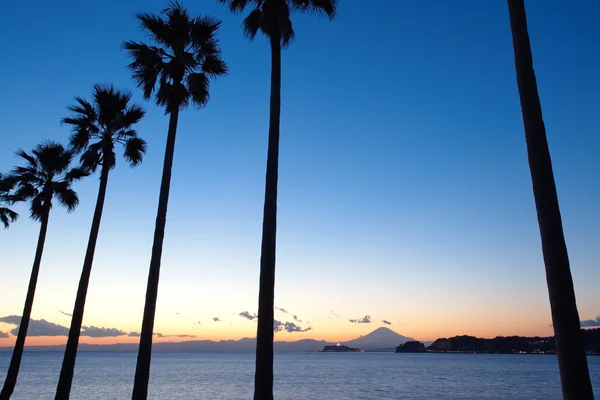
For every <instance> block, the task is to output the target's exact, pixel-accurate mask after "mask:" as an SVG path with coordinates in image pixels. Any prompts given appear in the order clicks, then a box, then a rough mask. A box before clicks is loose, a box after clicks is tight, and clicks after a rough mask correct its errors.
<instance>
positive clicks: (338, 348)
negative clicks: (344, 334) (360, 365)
mask: <svg viewBox="0 0 600 400" xmlns="http://www.w3.org/2000/svg"><path fill="white" fill-rule="evenodd" d="M320 352H321V353H363V352H364V350H361V349H353V348H352V347H348V346H344V345H341V344H339V343H338V344H336V345H335V346H325V347H323V350H321V351H320Z"/></svg>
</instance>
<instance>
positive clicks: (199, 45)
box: [123, 2, 227, 113]
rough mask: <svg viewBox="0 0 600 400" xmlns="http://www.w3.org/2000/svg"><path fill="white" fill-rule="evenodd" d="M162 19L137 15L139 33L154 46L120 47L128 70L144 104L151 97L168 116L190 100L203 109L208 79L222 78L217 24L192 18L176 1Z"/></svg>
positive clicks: (130, 44)
mask: <svg viewBox="0 0 600 400" xmlns="http://www.w3.org/2000/svg"><path fill="white" fill-rule="evenodd" d="M162 14H163V15H162V16H157V15H152V14H146V13H141V14H138V16H137V18H138V20H139V21H140V23H141V26H142V29H143V30H144V31H145V32H146V33H148V35H149V37H150V39H151V40H152V41H153V42H155V43H156V45H155V46H149V45H147V44H144V43H138V42H131V41H128V42H125V43H124V44H123V47H124V49H125V50H126V51H127V52H128V53H129V54H130V56H131V57H132V58H133V62H131V64H129V69H130V70H131V71H132V72H133V78H134V80H135V81H136V82H137V84H138V87H140V88H141V89H142V90H143V91H144V98H145V99H146V100H149V99H150V98H151V97H152V94H153V93H154V97H155V100H156V103H157V104H158V105H160V106H165V107H166V112H167V113H169V112H171V110H173V109H175V108H177V109H183V108H185V107H187V105H188V104H189V102H190V101H191V102H192V103H194V104H195V105H196V106H197V107H199V108H200V107H203V106H205V105H206V103H207V102H208V100H209V91H208V89H209V85H210V82H209V79H210V78H214V77H217V76H221V75H225V74H226V73H227V66H226V65H225V62H224V61H223V60H222V59H221V49H220V48H219V45H218V40H217V38H216V36H215V34H216V32H217V30H218V28H219V26H220V25H221V21H219V20H218V19H215V18H212V17H191V16H190V14H189V13H188V10H187V9H186V8H184V7H183V6H182V5H181V4H179V3H177V2H173V3H171V5H170V6H169V7H168V8H166V9H164V10H163V11H162ZM157 82H158V88H156V83H157Z"/></svg>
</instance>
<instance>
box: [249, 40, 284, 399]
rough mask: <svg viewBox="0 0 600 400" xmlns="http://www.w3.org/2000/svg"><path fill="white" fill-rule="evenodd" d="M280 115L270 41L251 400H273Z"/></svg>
mask: <svg viewBox="0 0 600 400" xmlns="http://www.w3.org/2000/svg"><path fill="white" fill-rule="evenodd" d="M280 112H281V39H280V38H279V37H273V38H271V105H270V118H269V145H268V146H269V148H268V152H267V174H266V184H265V205H264V210H263V230H262V246H261V254H260V288H259V292H258V328H257V334H256V374H255V376H254V400H272V399H273V323H274V315H273V312H274V311H273V308H274V306H275V255H276V233H277V180H278V175H279V171H278V170H279V120H280Z"/></svg>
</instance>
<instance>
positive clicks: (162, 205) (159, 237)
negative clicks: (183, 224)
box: [132, 107, 179, 400]
mask: <svg viewBox="0 0 600 400" xmlns="http://www.w3.org/2000/svg"><path fill="white" fill-rule="evenodd" d="M178 119H179V109H178V108H177V107H176V108H175V109H174V110H173V111H171V113H170V118H169V133H168V135H167V146H166V149H165V161H164V165H163V172H162V180H161V183H160V195H159V198H158V211H157V214H156V225H155V227H154V242H153V244H152V257H151V258H150V271H149V273H148V286H147V287H146V303H145V305H144V319H143V321H142V332H141V335H140V347H139V350H138V357H137V365H136V367H135V380H134V382H133V395H132V399H133V400H146V398H147V397H148V382H149V380H150V361H151V357H152V335H153V333H154V315H155V314H156V299H157V297H158V278H159V275H160V260H161V256H162V248H163V240H164V238H165V225H166V224H167V205H168V203H169V189H170V187H171V170H172V168H173V155H174V153H175V136H176V134H177V120H178Z"/></svg>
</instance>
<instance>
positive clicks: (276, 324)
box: [273, 320, 312, 333]
mask: <svg viewBox="0 0 600 400" xmlns="http://www.w3.org/2000/svg"><path fill="white" fill-rule="evenodd" d="M273 331H274V332H281V331H286V332H289V333H294V332H308V331H312V327H310V326H309V327H308V328H304V329H302V328H301V327H300V326H298V325H296V324H295V323H293V322H281V321H277V320H274V321H273Z"/></svg>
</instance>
